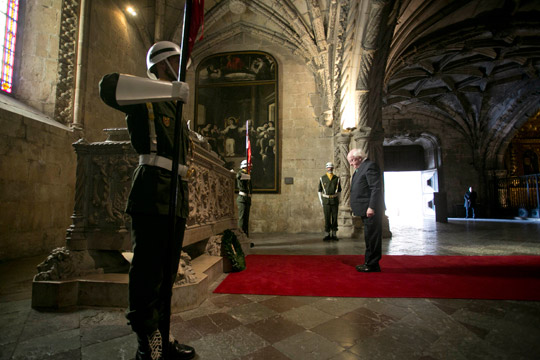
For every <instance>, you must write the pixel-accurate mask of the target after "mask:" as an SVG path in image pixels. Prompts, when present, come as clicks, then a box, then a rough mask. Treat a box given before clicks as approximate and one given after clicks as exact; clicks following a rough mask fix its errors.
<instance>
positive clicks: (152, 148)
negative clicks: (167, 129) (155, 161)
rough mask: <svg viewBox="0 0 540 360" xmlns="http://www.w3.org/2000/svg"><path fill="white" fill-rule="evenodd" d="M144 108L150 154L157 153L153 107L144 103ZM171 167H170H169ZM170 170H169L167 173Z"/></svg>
mask: <svg viewBox="0 0 540 360" xmlns="http://www.w3.org/2000/svg"><path fill="white" fill-rule="evenodd" d="M146 108H147V109H148V130H149V131H148V135H149V136H150V152H151V153H156V152H157V135H156V124H155V122H154V119H155V116H154V107H153V106H152V103H146ZM171 167H172V166H171ZM170 170H171V169H170V168H169V171H170Z"/></svg>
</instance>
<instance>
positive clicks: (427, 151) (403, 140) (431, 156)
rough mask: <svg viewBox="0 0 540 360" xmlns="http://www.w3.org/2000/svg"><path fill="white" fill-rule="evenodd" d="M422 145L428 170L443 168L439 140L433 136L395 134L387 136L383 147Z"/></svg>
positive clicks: (424, 133) (423, 133) (427, 134)
mask: <svg viewBox="0 0 540 360" xmlns="http://www.w3.org/2000/svg"><path fill="white" fill-rule="evenodd" d="M395 145H420V146H422V148H423V149H424V163H425V165H426V169H429V170H433V169H438V168H439V167H440V166H441V151H440V142H439V139H438V138H437V137H436V136H435V135H432V134H429V133H427V132H422V133H420V134H395V135H392V136H385V138H384V142H383V146H395Z"/></svg>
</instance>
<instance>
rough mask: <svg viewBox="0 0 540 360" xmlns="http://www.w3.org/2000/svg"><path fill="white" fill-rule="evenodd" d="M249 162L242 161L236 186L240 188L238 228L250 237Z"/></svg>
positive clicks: (237, 200) (250, 191) (250, 189)
mask: <svg viewBox="0 0 540 360" xmlns="http://www.w3.org/2000/svg"><path fill="white" fill-rule="evenodd" d="M247 169H248V162H247V160H242V162H241V163H240V170H238V173H237V174H236V185H237V186H238V198H236V203H237V204H238V227H239V228H240V229H242V231H244V233H245V234H246V236H248V237H249V210H250V209H251V193H252V188H251V175H249V173H248V170H247Z"/></svg>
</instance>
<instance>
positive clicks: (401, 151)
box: [383, 133, 448, 222]
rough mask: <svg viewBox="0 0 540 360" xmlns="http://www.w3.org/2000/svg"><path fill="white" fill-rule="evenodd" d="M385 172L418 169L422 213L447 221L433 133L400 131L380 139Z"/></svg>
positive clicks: (439, 158) (439, 155)
mask: <svg viewBox="0 0 540 360" xmlns="http://www.w3.org/2000/svg"><path fill="white" fill-rule="evenodd" d="M383 149H384V171H385V173H387V172H419V174H418V179H419V180H418V181H419V183H420V184H419V186H420V187H419V192H418V194H417V195H415V196H417V197H421V200H420V201H419V202H420V203H421V208H422V211H421V214H422V216H423V217H431V216H433V217H435V219H436V221H439V222H446V221H447V211H448V209H447V204H446V194H445V191H444V182H443V177H442V167H441V154H440V145H439V140H438V139H437V138H436V137H435V136H434V135H432V134H429V133H420V134H405V135H403V134H399V135H394V136H391V137H386V138H385V140H384V142H383Z"/></svg>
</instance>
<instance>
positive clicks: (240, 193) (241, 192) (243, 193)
mask: <svg viewBox="0 0 540 360" xmlns="http://www.w3.org/2000/svg"><path fill="white" fill-rule="evenodd" d="M238 195H242V196H251V194H246V193H245V192H243V191H239V192H238Z"/></svg>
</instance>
